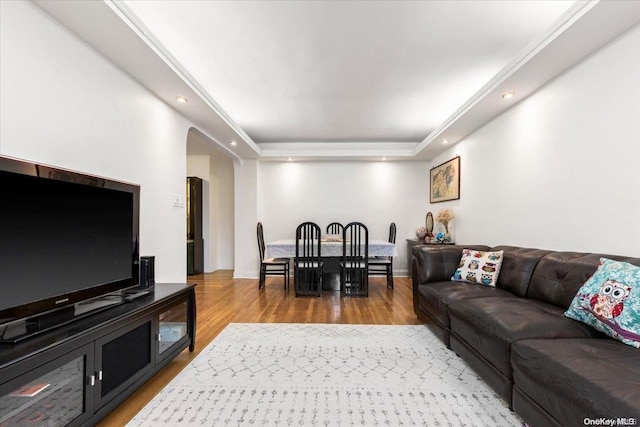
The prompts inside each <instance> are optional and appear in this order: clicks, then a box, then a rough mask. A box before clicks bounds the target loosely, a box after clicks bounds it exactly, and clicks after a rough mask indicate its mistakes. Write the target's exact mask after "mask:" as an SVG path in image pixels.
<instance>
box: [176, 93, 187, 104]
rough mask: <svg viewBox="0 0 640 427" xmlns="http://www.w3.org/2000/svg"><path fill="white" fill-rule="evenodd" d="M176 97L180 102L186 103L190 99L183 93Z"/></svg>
mask: <svg viewBox="0 0 640 427" xmlns="http://www.w3.org/2000/svg"><path fill="white" fill-rule="evenodd" d="M176 99H177V100H178V102H179V103H181V104H184V103H185V102H187V101H189V100H188V99H187V98H185V97H184V96H182V95H178V96H176Z"/></svg>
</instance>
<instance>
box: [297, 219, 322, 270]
mask: <svg viewBox="0 0 640 427" xmlns="http://www.w3.org/2000/svg"><path fill="white" fill-rule="evenodd" d="M320 245H321V241H320V227H319V226H318V225H317V224H315V223H313V222H303V223H302V224H300V225H299V226H298V228H296V262H299V263H302V264H303V265H305V266H309V265H311V264H312V263H314V262H320V249H321V247H320Z"/></svg>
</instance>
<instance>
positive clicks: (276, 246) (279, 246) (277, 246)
mask: <svg viewBox="0 0 640 427" xmlns="http://www.w3.org/2000/svg"><path fill="white" fill-rule="evenodd" d="M266 246H267V254H268V256H269V257H271V258H277V257H281V258H293V257H295V256H296V241H295V239H286V240H276V241H274V242H270V243H267V244H266ZM347 246H348V244H347ZM320 250H321V251H322V254H321V256H323V257H339V256H342V242H325V241H324V240H323V241H321V244H320ZM369 256H396V245H395V244H393V243H389V242H387V241H385V240H369Z"/></svg>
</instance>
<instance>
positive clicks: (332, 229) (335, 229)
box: [327, 222, 344, 235]
mask: <svg viewBox="0 0 640 427" xmlns="http://www.w3.org/2000/svg"><path fill="white" fill-rule="evenodd" d="M342 230H344V227H343V226H342V224H340V223H339V222H332V223H331V224H329V225H327V234H333V235H336V234H339V235H342Z"/></svg>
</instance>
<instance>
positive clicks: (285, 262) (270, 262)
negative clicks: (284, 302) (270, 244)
mask: <svg viewBox="0 0 640 427" xmlns="http://www.w3.org/2000/svg"><path fill="white" fill-rule="evenodd" d="M257 234H258V251H259V252H260V280H258V289H264V284H265V281H266V278H267V275H271V276H284V290H285V291H286V290H287V289H289V258H266V259H265V257H264V254H265V246H264V230H263V229H262V223H261V222H259V223H258V227H257Z"/></svg>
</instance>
